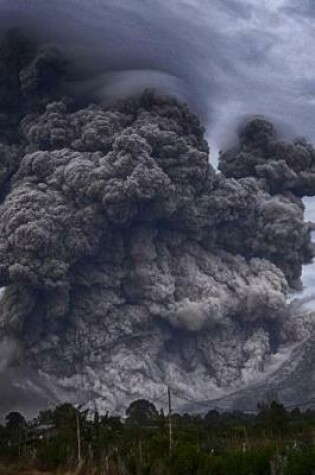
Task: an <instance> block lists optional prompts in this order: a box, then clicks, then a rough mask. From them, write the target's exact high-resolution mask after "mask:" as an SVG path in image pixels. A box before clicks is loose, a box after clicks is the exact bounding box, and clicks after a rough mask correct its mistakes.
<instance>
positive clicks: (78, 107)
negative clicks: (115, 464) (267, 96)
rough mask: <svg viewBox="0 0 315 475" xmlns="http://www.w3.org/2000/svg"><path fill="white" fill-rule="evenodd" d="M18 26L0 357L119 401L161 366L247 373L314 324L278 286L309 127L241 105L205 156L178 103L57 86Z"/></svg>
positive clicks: (305, 256) (183, 382) (8, 60)
mask: <svg viewBox="0 0 315 475" xmlns="http://www.w3.org/2000/svg"><path fill="white" fill-rule="evenodd" d="M19 35H20V33H18V34H17V33H14V34H13V35H12V34H11V33H10V35H9V36H8V37H7V38H6V40H5V42H4V46H3V47H2V51H3V52H4V53H3V54H2V56H1V64H0V67H1V69H2V71H4V77H3V81H2V85H1V87H2V95H1V97H2V98H3V101H4V102H3V103H2V110H3V111H4V113H5V114H6V117H7V119H8V120H6V121H3V122H0V138H1V147H0V150H1V153H2V155H0V157H1V162H0V165H1V168H0V172H1V173H0V177H1V181H0V184H1V189H0V192H1V202H0V214H1V222H0V285H1V286H5V287H6V289H5V291H4V293H3V295H2V297H1V300H0V322H1V325H0V334H1V338H2V342H3V345H2V347H1V348H4V350H5V349H6V348H7V349H8V351H7V352H6V351H5V353H6V355H9V360H8V357H7V356H6V358H3V363H2V365H3V369H4V368H5V367H6V366H7V365H8V364H9V363H11V364H12V363H14V364H17V361H18V360H19V359H20V361H21V360H22V359H23V361H24V362H25V361H26V362H27V366H28V370H29V371H30V372H32V371H34V370H37V371H39V372H40V374H41V375H42V378H44V379H45V378H46V380H48V379H49V381H50V384H53V385H54V386H55V387H56V388H60V390H61V391H62V392H63V394H64V391H67V390H68V389H71V390H72V391H73V390H77V391H83V393H84V394H89V395H90V396H89V398H90V400H91V399H97V398H99V397H101V398H102V399H103V402H104V401H105V402H106V404H107V405H109V406H111V407H115V408H119V407H120V406H121V405H122V404H124V402H125V400H126V397H129V396H130V397H132V396H133V395H135V393H136V392H137V391H138V392H142V393H143V392H145V391H147V392H148V394H151V393H152V390H153V391H157V392H158V391H159V390H160V389H161V387H162V386H163V385H164V384H165V383H167V382H168V381H170V380H174V379H175V381H177V384H178V386H179V387H181V388H185V390H189V388H188V386H189V385H190V386H191V387H192V386H195V387H196V388H198V387H199V388H200V387H201V388H202V389H201V390H202V391H208V389H209V387H212V388H214V387H216V388H232V387H236V386H237V385H238V384H240V383H247V380H248V374H251V375H254V374H255V372H256V373H257V372H260V371H263V369H264V368H265V366H267V365H268V362H269V361H270V360H271V358H272V354H273V352H276V351H277V350H278V349H279V348H280V347H281V345H284V344H285V345H287V344H290V343H291V344H293V343H297V342H299V341H302V340H303V339H304V338H306V336H305V335H308V336H309V335H311V334H312V332H313V326H312V325H313V321H312V316H311V315H310V314H309V313H306V314H305V315H304V314H303V312H301V313H299V317H298V318H294V315H293V312H292V308H293V307H292V306H291V307H290V306H289V305H288V304H287V303H286V297H287V295H288V292H289V291H290V289H292V288H295V287H297V285H298V281H299V278H300V276H301V269H302V264H303V263H304V262H307V261H308V260H310V259H311V257H312V246H311V242H310V226H309V225H308V224H307V223H305V222H304V220H303V218H304V216H303V212H304V207H303V202H302V199H301V196H303V195H305V194H309V195H312V194H313V188H312V173H313V171H312V165H313V159H314V157H315V152H314V150H313V148H312V147H311V145H309V144H307V143H306V142H304V141H299V142H293V143H289V142H286V143H284V142H283V141H279V140H278V139H277V135H276V132H275V131H274V128H273V126H272V124H270V123H269V122H267V121H265V120H258V119H254V120H253V121H251V122H250V123H249V124H246V125H245V127H244V128H243V129H242V130H241V131H240V143H239V145H237V146H236V147H234V148H232V149H231V150H229V151H227V152H225V153H224V154H222V155H221V157H220V169H221V173H217V172H216V171H215V169H214V168H213V167H212V165H211V164H210V163H209V147H208V144H207V141H206V140H205V137H204V133H205V131H204V129H203V127H202V125H201V123H200V121H199V119H198V118H197V116H196V115H195V114H194V113H193V112H191V110H190V109H189V107H188V106H187V105H186V104H184V103H183V102H181V101H179V100H178V99H176V98H172V97H170V96H166V95H161V94H160V93H156V92H154V91H152V90H146V91H144V92H142V93H141V94H138V95H135V96H132V97H130V98H124V99H121V100H119V101H117V102H115V103H114V104H111V105H105V104H101V103H86V101H85V100H83V99H81V98H78V97H77V96H76V97H71V96H69V95H67V94H66V91H67V88H66V89H65V88H64V85H65V83H66V82H67V78H69V77H70V76H71V62H69V61H68V58H65V57H64V55H63V54H61V53H60V52H58V50H56V49H51V47H49V48H43V47H38V46H36V44H34V43H33V42H31V43H30V44H28V43H26V42H25V41H23V42H22V43H21V41H20V38H21V37H20V36H19ZM21 45H22V46H23V47H21ZM21 48H22V49H21ZM6 52H7V53H6ZM67 68H68V69H67ZM69 68H70V69H69ZM6 88H9V93H10V94H12V97H14V101H13V102H10V103H6V102H5V99H4V98H5V97H6V94H5V91H6ZM283 170H285V173H284V172H283ZM8 342H14V345H13V344H11V343H10V344H9V343H8ZM1 351H2V350H1ZM152 388H153V389H152ZM126 394H127V395H128V396H126Z"/></svg>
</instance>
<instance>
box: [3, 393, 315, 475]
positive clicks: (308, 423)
mask: <svg viewBox="0 0 315 475" xmlns="http://www.w3.org/2000/svg"><path fill="white" fill-rule="evenodd" d="M170 423H171V430H170ZM1 470H2V471H1ZM41 473H45V474H46V475H48V474H60V475H61V474H77V475H79V474H80V475H92V474H93V475H230V474H231V475H256V474H257V475H315V411H311V410H308V411H307V412H301V411H300V410H299V409H294V410H293V411H291V412H288V411H287V410H286V409H285V408H284V407H283V406H282V405H281V404H279V403H278V402H275V401H273V402H272V403H271V404H259V405H258V413H257V414H244V413H241V412H233V413H219V412H217V411H214V410H212V411H209V412H208V413H207V414H206V415H205V416H200V415H189V414H182V415H180V414H172V416H171V418H169V417H168V415H165V414H164V413H163V411H160V412H158V410H157V409H156V407H155V406H154V405H153V404H152V403H150V402H148V401H146V400H144V399H142V400H138V401H134V402H133V403H132V404H130V406H129V407H128V409H127V411H126V418H125V419H124V420H123V421H122V420H121V419H120V418H119V417H114V416H110V415H109V414H106V415H105V416H100V415H99V414H98V413H95V414H91V413H89V412H87V411H83V410H82V409H81V408H75V407H74V406H72V405H71V404H63V405H61V406H58V407H56V408H55V409H54V410H49V411H44V412H40V413H39V415H38V417H37V418H36V419H34V420H32V421H26V420H25V419H24V417H23V416H22V415H21V414H19V413H17V412H12V413H10V414H8V415H7V416H6V418H5V421H4V423H3V425H2V426H0V475H9V474H14V475H19V474H24V475H27V474H28V475H31V474H34V475H35V474H41Z"/></svg>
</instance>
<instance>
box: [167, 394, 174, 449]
mask: <svg viewBox="0 0 315 475" xmlns="http://www.w3.org/2000/svg"><path fill="white" fill-rule="evenodd" d="M167 394H168V429H169V453H170V457H171V455H172V449H173V433H172V401H171V390H170V387H169V386H168V387H167Z"/></svg>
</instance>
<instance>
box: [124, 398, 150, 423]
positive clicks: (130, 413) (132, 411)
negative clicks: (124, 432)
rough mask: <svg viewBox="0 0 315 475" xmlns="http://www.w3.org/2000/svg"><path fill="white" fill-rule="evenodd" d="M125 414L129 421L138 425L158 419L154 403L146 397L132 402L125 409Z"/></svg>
mask: <svg viewBox="0 0 315 475" xmlns="http://www.w3.org/2000/svg"><path fill="white" fill-rule="evenodd" d="M126 415H127V417H128V422H129V423H132V424H138V425H148V424H152V423H154V424H155V423H156V422H157V420H158V411H157V409H156V407H155V405H154V404H152V402H149V401H147V400H146V399H138V400H137V401H134V402H132V403H131V404H130V405H129V407H128V409H127V410H126Z"/></svg>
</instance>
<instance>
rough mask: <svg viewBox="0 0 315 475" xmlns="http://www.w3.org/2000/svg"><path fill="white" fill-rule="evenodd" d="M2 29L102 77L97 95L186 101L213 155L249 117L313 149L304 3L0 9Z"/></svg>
mask: <svg viewBox="0 0 315 475" xmlns="http://www.w3.org/2000/svg"><path fill="white" fill-rule="evenodd" d="M0 20H2V22H3V23H8V22H9V21H10V22H11V23H14V22H17V21H19V22H20V23H23V24H29V25H31V26H32V30H33V29H34V27H35V28H37V29H38V30H39V31H41V32H42V35H43V37H45V40H46V41H59V42H60V43H62V44H63V46H66V47H67V49H69V50H71V52H72V54H73V55H74V56H76V58H77V63H78V64H79V67H82V66H83V65H84V67H87V68H90V69H91V70H98V72H102V73H103V76H99V78H98V79H99V81H98V82H97V81H96V82H94V83H93V82H92V83H91V84H90V87H91V88H92V89H93V90H94V91H95V90H96V89H98V90H99V93H100V94H104V95H106V93H105V92H104V91H105V90H106V89H107V91H110V92H111V93H114V92H115V91H116V93H117V94H118V95H119V93H121V91H124V92H125V90H126V89H127V90H128V87H130V88H137V87H138V88H141V87H142V86H143V85H144V86H146V85H148V86H150V85H153V86H154V87H159V86H160V87H161V89H163V90H166V91H168V90H169V91H170V92H172V93H174V92H176V93H177V94H178V95H179V96H181V97H184V98H185V99H186V100H187V101H188V102H189V103H190V104H191V106H192V107H193V108H194V109H195V110H196V111H197V112H198V113H199V114H200V115H201V117H202V120H203V122H204V124H205V125H206V127H207V136H208V138H209V140H210V145H212V150H213V151H214V155H216V153H217V150H218V149H219V148H221V147H226V146H227V145H228V144H229V141H230V140H232V139H233V131H234V130H235V127H236V124H237V123H238V122H239V121H240V120H242V119H244V118H245V117H247V116H248V115H253V114H260V115H265V116H267V117H268V118H271V119H273V120H274V121H275V123H276V124H278V126H279V127H280V129H281V128H282V129H284V131H285V133H287V134H289V135H304V136H306V137H307V138H308V139H309V140H311V141H314V142H315V131H314V127H313V117H314V115H315V63H314V58H315V29H314V26H315V23H314V22H315V3H314V2H312V1H311V0H309V1H308V0H260V1H257V0H211V1H210V0H172V1H171V2H170V1H169V0H89V1H88V2H86V1H85V0H0ZM0 24H1V21H0ZM130 70H132V73H131V72H130ZM104 73H106V75H105V76H104ZM126 77H129V78H130V77H132V81H128V80H126ZM128 82H130V83H131V85H129V86H128ZM110 83H111V84H110ZM105 86H107V87H105ZM127 92H128V91H127Z"/></svg>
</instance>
